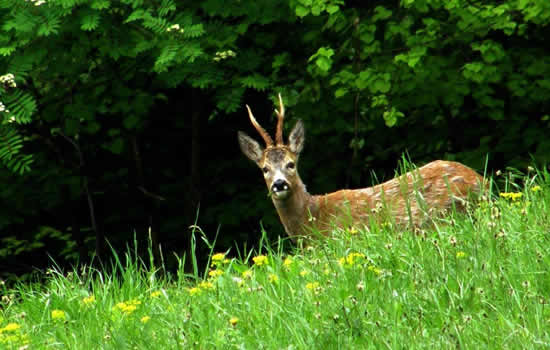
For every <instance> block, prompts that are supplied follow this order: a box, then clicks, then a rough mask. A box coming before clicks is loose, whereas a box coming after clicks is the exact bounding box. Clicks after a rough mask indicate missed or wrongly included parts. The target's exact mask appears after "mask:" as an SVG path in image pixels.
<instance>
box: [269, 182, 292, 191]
mask: <svg viewBox="0 0 550 350" xmlns="http://www.w3.org/2000/svg"><path fill="white" fill-rule="evenodd" d="M287 190H288V182H286V181H285V180H281V179H279V180H276V181H275V182H274V183H273V185H271V191H272V192H280V191H287Z"/></svg>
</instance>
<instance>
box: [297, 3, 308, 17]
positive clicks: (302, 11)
mask: <svg viewBox="0 0 550 350" xmlns="http://www.w3.org/2000/svg"><path fill="white" fill-rule="evenodd" d="M308 14H309V9H307V8H306V7H304V6H302V5H298V6H296V16H298V17H305V16H307V15H308Z"/></svg>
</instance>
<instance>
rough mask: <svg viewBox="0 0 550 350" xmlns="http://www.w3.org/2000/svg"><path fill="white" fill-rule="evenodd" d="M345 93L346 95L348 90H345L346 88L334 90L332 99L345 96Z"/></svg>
mask: <svg viewBox="0 0 550 350" xmlns="http://www.w3.org/2000/svg"><path fill="white" fill-rule="evenodd" d="M347 93H348V89H346V88H338V89H336V91H335V92H334V97H336V98H340V97H342V96H344V95H346V94H347Z"/></svg>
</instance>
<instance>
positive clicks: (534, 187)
mask: <svg viewBox="0 0 550 350" xmlns="http://www.w3.org/2000/svg"><path fill="white" fill-rule="evenodd" d="M541 190H542V188H541V187H540V186H539V185H536V186H533V187H531V191H533V192H538V191H541Z"/></svg>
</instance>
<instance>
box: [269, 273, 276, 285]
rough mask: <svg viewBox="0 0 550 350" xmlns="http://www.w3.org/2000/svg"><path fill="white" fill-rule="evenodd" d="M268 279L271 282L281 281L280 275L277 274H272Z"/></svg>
mask: <svg viewBox="0 0 550 350" xmlns="http://www.w3.org/2000/svg"><path fill="white" fill-rule="evenodd" d="M267 279H268V281H269V282H271V283H277V282H279V276H277V275H275V274H273V273H272V274H270V275H269V276H268V277H267Z"/></svg>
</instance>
